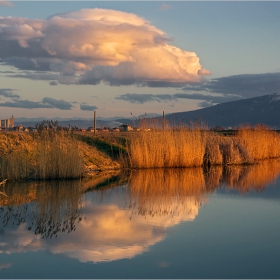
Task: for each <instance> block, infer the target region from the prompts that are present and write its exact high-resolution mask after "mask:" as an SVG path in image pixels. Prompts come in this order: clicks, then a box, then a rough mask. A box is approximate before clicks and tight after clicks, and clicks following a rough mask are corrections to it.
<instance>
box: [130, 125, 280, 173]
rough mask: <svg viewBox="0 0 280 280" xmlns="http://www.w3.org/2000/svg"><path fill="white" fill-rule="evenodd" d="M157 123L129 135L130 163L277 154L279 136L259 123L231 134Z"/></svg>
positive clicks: (231, 160) (240, 159)
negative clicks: (150, 127) (163, 125)
mask: <svg viewBox="0 0 280 280" xmlns="http://www.w3.org/2000/svg"><path fill="white" fill-rule="evenodd" d="M145 125H147V124H146V123H145ZM161 127H162V125H161V126H160V125H157V126H156V125H155V124H153V129H152V130H151V131H147V128H145V129H146V131H145V130H144V131H141V132H139V133H135V134H133V135H132V136H131V137H130V139H129V141H128V145H127V150H128V158H129V166H130V167H132V168H162V167H199V166H200V167H201V166H213V165H240V164H254V163H256V162H258V161H259V160H263V159H268V158H279V157H280V136H279V135H278V133H276V132H275V131H271V130H269V129H266V128H264V127H263V126H255V127H252V128H251V127H248V128H241V129H239V130H238V132H237V134H236V135H233V136H220V135H217V134H215V133H213V132H211V131H209V130H205V128H204V127H203V128H200V127H196V126H194V127H193V128H189V127H187V126H180V127H177V128H174V127H173V128H169V127H168V126H167V125H166V124H165V129H161Z"/></svg>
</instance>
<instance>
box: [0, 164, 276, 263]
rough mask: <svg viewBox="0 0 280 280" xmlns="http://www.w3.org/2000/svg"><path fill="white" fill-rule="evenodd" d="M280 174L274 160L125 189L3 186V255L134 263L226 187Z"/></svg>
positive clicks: (102, 184)
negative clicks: (48, 255)
mask: <svg viewBox="0 0 280 280" xmlns="http://www.w3.org/2000/svg"><path fill="white" fill-rule="evenodd" d="M279 171H280V162H279V161H277V160H275V161H266V162H262V163H261V164H259V165H252V166H246V167H241V166H238V167H230V168H226V167H225V168H222V167H212V168H210V169H208V170H203V169H201V168H196V169H157V170H142V171H134V172H132V173H131V174H129V176H128V178H127V180H128V182H127V183H124V182H125V180H126V179H125V178H124V177H123V176H124V175H120V176H119V177H118V176H115V179H114V181H110V180H109V178H106V180H97V181H96V180H94V181H87V182H80V181H70V182H69V181H68V182H67V181H64V182H49V183H40V184H37V183H32V184H30V185H29V186H27V185H24V184H23V185H22V184H21V185H19V184H16V185H14V186H6V187H5V192H6V194H7V195H8V197H1V198H0V203H1V205H2V207H1V222H2V225H3V227H4V230H3V231H2V232H1V240H2V241H1V244H0V251H1V252H4V253H8V252H14V253H16V252H26V251H38V250H46V251H49V252H51V253H53V254H63V255H65V256H67V257H70V258H74V259H77V260H79V261H80V262H88V261H90V262H94V263H98V262H104V261H112V260H118V259H122V258H133V257H134V256H136V255H138V254H141V253H143V252H145V251H147V250H148V249H149V248H150V247H151V246H153V245H154V244H156V243H158V242H160V241H162V240H164V238H165V236H166V234H167V228H168V227H171V226H175V225H177V224H179V223H182V222H184V221H193V220H195V218H196V216H197V215H198V213H199V207H200V206H201V205H202V204H203V203H205V202H206V201H207V199H208V194H209V193H211V192H214V191H215V190H216V189H218V188H223V187H226V188H229V189H237V190H238V191H239V192H240V193H245V192H249V191H251V190H253V191H257V192H258V191H263V190H264V189H265V188H266V186H267V185H268V184H270V183H273V182H274V181H275V180H276V179H277V177H278V176H279ZM106 182H108V183H109V185H106ZM115 185H117V187H114V186H115ZM33 230H34V233H35V234H34V233H33ZM41 237H43V238H44V239H42V238H41ZM53 237H55V238H53Z"/></svg>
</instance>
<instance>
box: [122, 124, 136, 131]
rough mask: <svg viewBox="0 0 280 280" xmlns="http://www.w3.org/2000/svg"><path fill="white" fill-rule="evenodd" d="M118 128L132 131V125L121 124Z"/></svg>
mask: <svg viewBox="0 0 280 280" xmlns="http://www.w3.org/2000/svg"><path fill="white" fill-rule="evenodd" d="M119 130H120V131H122V132H124V131H133V127H132V126H131V125H128V124H122V125H120V126H119Z"/></svg>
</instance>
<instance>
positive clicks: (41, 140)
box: [0, 131, 84, 181]
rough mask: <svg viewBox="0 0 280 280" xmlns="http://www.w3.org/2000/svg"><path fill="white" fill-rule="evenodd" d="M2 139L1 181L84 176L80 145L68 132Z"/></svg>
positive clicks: (10, 136)
mask: <svg viewBox="0 0 280 280" xmlns="http://www.w3.org/2000/svg"><path fill="white" fill-rule="evenodd" d="M1 140H2V142H1V147H0V148H1V149H0V178H3V179H10V180H14V181H18V180H23V179H28V178H32V179H39V180H44V179H66V178H79V177H81V176H82V175H83V172H84V162H83V154H82V152H81V150H80V149H79V142H78V141H77V140H76V139H75V137H73V136H72V135H68V134H67V133H66V132H63V131H61V132H55V131H43V132H41V133H40V134H36V135H33V136H32V137H31V135H27V136H22V135H20V134H18V135H17V134H12V133H11V134H9V135H8V134H7V135H5V137H4V138H2V139H1ZM27 143H28V144H27Z"/></svg>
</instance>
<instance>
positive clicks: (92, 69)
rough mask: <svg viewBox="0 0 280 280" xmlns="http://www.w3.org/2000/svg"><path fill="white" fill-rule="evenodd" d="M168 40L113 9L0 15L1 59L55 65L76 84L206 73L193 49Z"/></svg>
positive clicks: (185, 78) (196, 77)
mask: <svg viewBox="0 0 280 280" xmlns="http://www.w3.org/2000/svg"><path fill="white" fill-rule="evenodd" d="M169 41H170V40H169V39H168V37H167V35H166V34H165V33H164V32H163V31H162V30H159V29H158V28H156V27H155V26H153V25H151V24H150V23H149V22H148V21H147V20H145V19H143V18H141V17H138V16H137V15H135V14H130V13H124V12H121V11H114V10H104V9H97V8H96V9H83V10H80V11H74V12H70V13H66V14H60V15H55V16H51V17H49V18H47V19H46V20H39V19H35V20H33V19H24V18H13V17H8V18H3V17H0V58H1V59H2V63H5V64H7V65H13V66H15V67H17V68H19V69H23V70H42V71H50V70H51V71H56V72H59V73H60V74H61V75H63V76H66V75H67V76H69V77H71V82H72V83H76V84H93V85H95V84H98V83H100V82H105V83H108V84H110V85H129V84H137V85H143V86H153V85H154V86H162V84H161V83H168V84H169V85H176V84H177V85H178V84H180V85H181V84H186V83H189V82H200V81H201V80H202V78H203V77H202V76H203V75H208V74H209V73H210V72H209V71H207V70H205V69H203V68H202V66H201V65H200V63H199V58H198V57H197V55H196V54H195V53H194V52H190V51H186V50H182V49H179V48H177V47H175V46H172V45H170V44H169ZM62 81H63V80H62ZM58 82H59V83H60V82H61V81H60V80H58ZM68 83H70V82H68ZM165 85H166V84H165Z"/></svg>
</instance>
